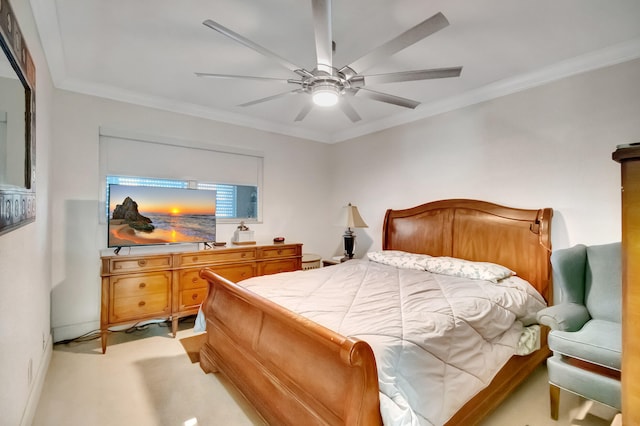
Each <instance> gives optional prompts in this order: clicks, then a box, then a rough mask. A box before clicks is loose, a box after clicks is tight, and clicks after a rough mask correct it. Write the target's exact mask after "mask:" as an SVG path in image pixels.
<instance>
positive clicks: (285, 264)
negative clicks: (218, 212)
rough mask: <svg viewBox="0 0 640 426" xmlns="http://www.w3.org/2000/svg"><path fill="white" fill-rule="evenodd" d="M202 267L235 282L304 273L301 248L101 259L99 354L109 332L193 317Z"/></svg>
mask: <svg viewBox="0 0 640 426" xmlns="http://www.w3.org/2000/svg"><path fill="white" fill-rule="evenodd" d="M204 267H209V268H211V269H213V270H214V271H215V272H216V273H217V274H219V275H221V276H223V277H225V278H227V279H228V280H230V281H233V282H237V281H240V280H243V279H245V278H250V277H254V276H258V275H268V274H275V273H278V272H287V271H296V270H299V269H302V244H273V245H250V246H237V247H236V246H234V247H229V248H226V247H225V248H218V247H214V248H212V249H211V250H201V251H193V252H176V253H162V254H147V255H143V254H140V255H127V256H124V255H114V256H102V274H101V275H102V307H101V313H100V330H101V334H102V352H103V353H104V352H106V350H107V335H108V333H109V327H113V326H116V325H124V324H131V323H135V322H139V321H145V320H150V319H155V318H169V319H171V330H172V333H173V336H174V337H175V335H176V332H177V329H178V320H179V319H180V318H182V317H184V316H188V315H195V314H196V313H197V312H198V309H199V307H200V304H201V303H202V302H203V301H204V299H205V298H206V296H207V291H208V284H207V282H206V280H204V279H202V278H200V275H199V273H200V270H201V269H202V268H204Z"/></svg>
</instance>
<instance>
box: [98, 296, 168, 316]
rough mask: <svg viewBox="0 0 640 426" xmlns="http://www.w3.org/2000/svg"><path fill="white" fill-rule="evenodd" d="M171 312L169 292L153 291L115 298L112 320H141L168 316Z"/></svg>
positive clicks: (111, 314)
mask: <svg viewBox="0 0 640 426" xmlns="http://www.w3.org/2000/svg"><path fill="white" fill-rule="evenodd" d="M170 312H171V306H170V303H169V292H168V291H167V292H164V293H151V294H144V295H140V296H137V297H136V296H133V297H120V298H117V299H114V300H113V308H112V310H111V312H110V315H109V321H110V322H119V321H127V320H140V319H141V318H144V317H149V316H168V315H169V314H170Z"/></svg>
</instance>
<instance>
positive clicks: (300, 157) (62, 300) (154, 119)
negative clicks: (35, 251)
mask: <svg viewBox="0 0 640 426" xmlns="http://www.w3.org/2000/svg"><path fill="white" fill-rule="evenodd" d="M54 97H55V105H56V109H55V114H54V120H55V124H54V147H55V149H54V150H53V152H52V161H53V164H54V170H53V181H52V188H53V201H52V219H53V272H52V275H53V277H52V283H53V286H52V288H53V292H52V326H53V331H54V340H55V341H59V340H63V339H67V338H73V337H77V336H79V335H81V334H83V333H85V332H88V331H91V330H94V329H96V328H98V327H99V318H100V263H99V256H100V252H101V250H103V249H104V248H106V233H107V231H106V228H105V225H104V224H100V223H99V219H100V215H101V214H103V210H101V208H100V205H99V199H100V197H101V196H102V194H101V184H102V182H100V178H99V167H98V166H99V145H98V143H99V142H98V141H99V128H100V127H104V128H109V129H119V130H123V131H127V132H131V133H135V134H144V135H150V136H159V137H162V138H172V139H176V140H182V141H186V142H195V143H198V144H202V143H210V144H212V145H216V146H225V145H226V146H231V147H236V148H244V149H251V150H256V151H261V152H263V153H264V182H263V193H262V197H263V223H262V224H256V225H251V228H252V229H253V230H254V231H255V235H256V239H257V240H258V241H262V242H270V241H272V240H273V237H275V236H284V237H285V238H286V240H287V241H291V242H301V243H303V244H304V246H303V251H304V252H310V253H321V254H322V253H326V252H331V251H332V250H333V244H334V243H335V241H336V239H339V238H340V235H341V231H342V230H340V229H335V232H336V234H335V235H334V236H332V235H331V234H330V232H327V229H328V227H330V225H329V223H330V221H329V220H328V219H327V216H328V215H327V212H328V207H327V205H326V199H327V198H328V194H329V186H328V182H329V178H328V175H327V170H328V167H329V165H328V155H329V150H330V146H329V145H326V144H323V143H318V142H310V141H306V140H302V139H296V138H292V137H285V136H281V135H276V134H271V133H266V132H262V131H256V130H250V129H245V128H241V127H237V126H231V125H226V124H221V123H217V122H213V121H210V120H205V119H200V118H194V117H187V116H183V115H179V114H175V113H170V112H165V111H160V110H154V109H151V108H146V107H139V106H134V105H130V104H125V103H120V102H114V101H110V100H107V99H102V98H96V97H91V96H85V95H79V94H74V93H71V92H66V91H56V92H55V94H54ZM124 155H126V154H124ZM150 155H152V154H150ZM140 161H141V162H143V161H152V160H151V159H146V158H140ZM236 226H237V224H236V225H231V224H226V225H225V224H218V226H217V234H218V240H219V241H227V242H229V241H230V239H231V236H232V234H233V231H234V229H235V227H236ZM172 248H173V249H175V247H172ZM135 250H138V251H139V252H142V251H144V249H143V248H138V249H135Z"/></svg>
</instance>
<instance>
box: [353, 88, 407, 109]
mask: <svg viewBox="0 0 640 426" xmlns="http://www.w3.org/2000/svg"><path fill="white" fill-rule="evenodd" d="M356 95H357V96H360V97H363V98H369V99H373V100H374V101H380V102H386V103H388V104H393V105H398V106H401V107H404V108H411V109H415V108H416V107H417V106H418V105H420V102H417V101H413V100H411V99H407V98H401V97H400V96H395V95H390V94H388V93H382V92H376V91H375V90H371V89H366V88H364V87H361V88H360V90H358V92H357V93H356Z"/></svg>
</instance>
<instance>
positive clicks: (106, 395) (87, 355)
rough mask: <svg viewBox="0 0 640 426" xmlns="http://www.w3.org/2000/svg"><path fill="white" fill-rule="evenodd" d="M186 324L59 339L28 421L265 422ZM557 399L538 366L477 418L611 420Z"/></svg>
mask: <svg viewBox="0 0 640 426" xmlns="http://www.w3.org/2000/svg"><path fill="white" fill-rule="evenodd" d="M191 326H192V323H191V324H189V323H181V327H180V331H179V332H178V336H177V338H176V339H173V338H172V337H171V335H170V330H169V328H167V327H162V326H158V325H152V326H150V327H149V328H148V329H147V330H145V331H140V332H134V333H130V334H125V333H112V334H111V335H110V336H109V346H108V347H107V353H106V354H104V355H103V354H102V351H101V349H100V341H99V340H94V341H90V342H84V343H72V344H67V345H56V346H55V347H54V351H53V356H52V360H51V365H50V367H49V371H48V373H47V377H46V379H45V384H44V389H43V392H42V396H41V398H40V402H39V405H38V409H37V411H36V415H35V419H34V423H33V425H34V426H49V425H56V426H57V425H65V426H86V425H92V426H106V425H109V426H116V425H118V426H120V425H136V426H158V425H162V426H164V425H166V426H195V425H199V426H209V425H225V426H227V425H230V426H235V425H264V422H263V421H262V419H261V418H260V416H259V415H258V414H256V412H255V411H254V410H253V409H252V408H251V407H250V406H249V405H248V403H247V402H246V401H245V400H244V399H243V397H242V396H241V395H240V394H239V393H238V392H237V391H236V390H235V389H234V388H233V386H232V385H230V384H229V383H228V382H227V381H226V380H225V379H224V377H222V376H220V375H216V374H204V372H203V371H202V370H201V369H200V365H199V364H198V363H197V362H195V363H192V361H191V359H190V357H189V352H191V353H192V355H193V352H194V350H195V349H194V345H198V340H199V339H201V338H198V337H196V338H192V337H194V336H195V335H194V333H193V332H192V330H191ZM560 401H561V405H560V412H561V414H560V420H559V421H558V422H554V421H552V420H551V419H550V418H549V415H548V413H549V402H548V386H547V378H546V369H545V368H544V366H542V367H540V368H539V369H538V370H536V371H535V373H534V374H533V375H532V376H531V377H530V378H529V379H528V380H527V382H526V383H525V384H524V385H523V386H521V387H519V388H518V389H517V390H516V392H514V393H513V395H512V396H511V397H510V398H509V399H508V400H507V401H506V402H505V403H504V404H502V405H501V406H500V407H499V408H498V409H497V410H496V411H495V412H494V413H493V414H492V415H491V416H490V417H489V418H487V419H485V420H484V421H483V422H482V423H481V425H482V426H546V425H550V426H551V425H558V426H605V425H607V426H608V425H609V424H611V419H612V418H613V415H614V414H615V413H614V412H612V411H611V409H608V408H606V407H603V406H601V405H599V404H591V403H590V402H588V401H584V400H582V399H581V398H579V397H577V396H575V395H572V394H569V393H567V392H562V395H561V400H560ZM0 423H1V421H0Z"/></svg>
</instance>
